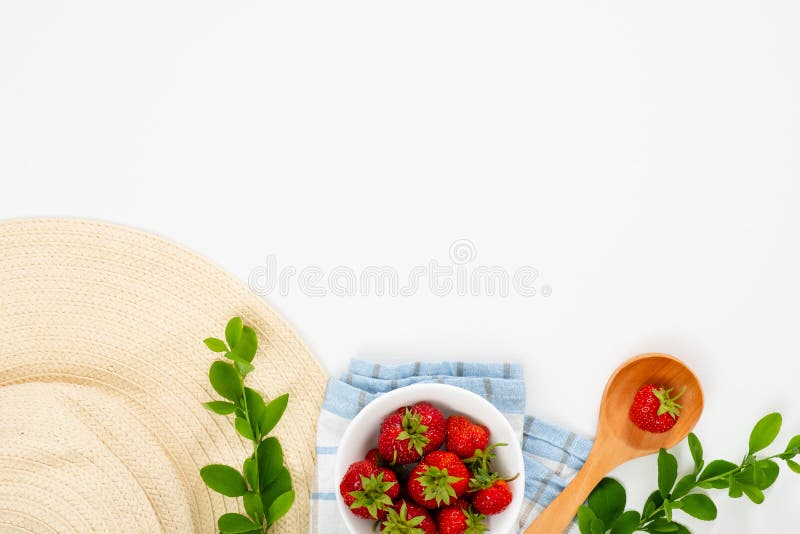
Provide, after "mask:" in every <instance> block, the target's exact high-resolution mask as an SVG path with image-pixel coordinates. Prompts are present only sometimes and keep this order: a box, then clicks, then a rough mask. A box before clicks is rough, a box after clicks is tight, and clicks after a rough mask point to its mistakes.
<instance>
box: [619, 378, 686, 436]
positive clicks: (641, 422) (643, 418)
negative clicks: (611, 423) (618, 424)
mask: <svg viewBox="0 0 800 534" xmlns="http://www.w3.org/2000/svg"><path fill="white" fill-rule="evenodd" d="M684 391H686V388H683V389H682V390H681V392H680V393H678V394H677V395H675V396H674V397H672V396H671V393H672V388H670V389H664V388H660V387H658V386H654V385H653V384H647V385H646V386H643V387H641V388H640V389H639V391H637V392H636V395H635V396H634V397H633V403H632V404H631V409H630V411H629V412H628V417H630V419H631V421H633V422H634V424H635V425H636V426H638V427H639V428H641V429H642V430H646V431H647V432H653V433H655V434H661V433H662V432H666V431H667V430H669V429H670V428H672V427H673V426H675V423H676V422H677V421H678V416H679V415H680V413H681V408H682V406H681V405H680V404H678V403H677V402H675V401H676V400H678V399H679V398H680V396H681V395H683V393H684Z"/></svg>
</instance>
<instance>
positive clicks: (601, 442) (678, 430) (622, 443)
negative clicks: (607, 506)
mask: <svg viewBox="0 0 800 534" xmlns="http://www.w3.org/2000/svg"><path fill="white" fill-rule="evenodd" d="M647 384H654V385H656V386H658V387H663V388H673V389H674V390H675V391H680V390H681V389H683V388H686V390H685V392H684V393H683V395H682V396H681V398H680V403H681V405H682V406H683V408H682V409H681V413H680V416H679V417H678V420H677V422H676V423H675V426H673V427H672V428H671V429H670V430H668V431H667V432H664V433H661V434H654V433H652V432H647V431H644V430H642V429H640V428H639V427H637V426H636V425H635V424H634V423H633V422H632V421H631V420H630V418H629V417H628V412H629V410H630V407H631V403H632V402H633V398H634V396H635V395H636V392H637V391H638V390H639V388H641V387H642V386H645V385H647ZM702 413H703V388H702V386H701V385H700V381H699V380H698V379H697V376H695V374H694V373H693V372H692V371H691V369H689V368H688V367H687V366H686V364H684V363H683V362H682V361H680V360H679V359H677V358H675V357H674V356H670V355H669V354H661V353H648V354H641V355H639V356H636V357H634V358H631V359H630V360H628V361H626V362H625V363H623V364H622V365H620V366H619V367H618V368H617V370H616V371H614V374H612V375H611V378H610V379H609V380H608V383H607V384H606V389H605V391H604V393H603V399H602V401H601V403H600V417H599V420H598V423H597V437H596V438H595V442H594V446H593V447H592V451H591V453H590V454H589V458H588V459H587V460H586V464H585V465H584V466H583V469H581V470H580V471H579V472H578V474H577V475H576V476H575V478H574V479H573V481H572V482H571V483H570V484H569V485H568V486H567V487H566V488H565V489H564V491H563V492H561V494H560V495H559V496H558V497H557V498H556V499H555V500H554V501H553V502H552V503H551V504H550V506H548V507H547V508H546V509H545V510H544V511H543V512H542V513H541V514H540V515H539V517H538V518H537V519H536V520H535V521H534V522H533V524H531V526H530V527H528V529H527V530H526V531H525V534H556V533H559V532H563V531H564V530H565V529H566V528H567V526H568V525H569V523H570V521H572V518H573V517H575V513H576V512H577V510H578V507H579V506H580V505H581V504H583V502H584V501H585V500H586V498H587V497H588V496H589V493H590V492H591V491H592V489H594V487H595V486H596V485H597V484H598V482H600V480H602V479H603V477H604V476H606V475H607V474H608V473H609V472H610V471H611V470H613V469H614V468H615V467H617V466H619V465H621V464H623V463H625V462H627V461H628V460H632V459H634V458H639V457H641V456H647V455H648V454H654V453H656V452H658V451H659V449H661V448H662V447H663V448H665V449H669V448H671V447H674V446H675V445H677V444H678V443H680V442H681V441H683V439H684V438H686V436H688V435H689V432H691V430H692V429H693V428H694V426H695V425H696V424H697V421H698V420H699V419H700V415H701V414H702Z"/></svg>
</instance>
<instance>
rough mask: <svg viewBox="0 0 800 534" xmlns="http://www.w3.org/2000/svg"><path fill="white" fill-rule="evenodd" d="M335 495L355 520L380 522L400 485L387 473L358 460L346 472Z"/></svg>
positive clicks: (398, 492)
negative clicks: (363, 519)
mask: <svg viewBox="0 0 800 534" xmlns="http://www.w3.org/2000/svg"><path fill="white" fill-rule="evenodd" d="M339 493H341V494H342V498H343V499H344V503H345V504H346V505H347V506H349V507H350V511H351V512H353V513H354V514H355V515H357V516H358V517H363V518H365V519H383V518H384V517H386V512H387V511H388V510H389V509H391V507H392V505H393V503H392V499H396V498H397V496H398V495H399V494H400V485H399V484H398V483H397V476H396V475H395V474H394V471H392V470H391V469H386V468H385V467H378V466H377V465H375V464H373V463H372V462H369V461H367V460H361V461H360V462H355V463H353V464H351V465H350V467H348V468H347V472H346V473H345V474H344V478H342V482H341V484H339Z"/></svg>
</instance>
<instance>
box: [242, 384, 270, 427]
mask: <svg viewBox="0 0 800 534" xmlns="http://www.w3.org/2000/svg"><path fill="white" fill-rule="evenodd" d="M244 399H245V401H246V402H247V412H248V413H249V414H250V423H252V425H253V435H254V436H261V435H262V434H261V420H262V418H263V417H264V411H265V410H266V406H265V405H264V399H263V398H262V397H261V395H260V394H259V393H258V391H256V390H254V389H250V388H244Z"/></svg>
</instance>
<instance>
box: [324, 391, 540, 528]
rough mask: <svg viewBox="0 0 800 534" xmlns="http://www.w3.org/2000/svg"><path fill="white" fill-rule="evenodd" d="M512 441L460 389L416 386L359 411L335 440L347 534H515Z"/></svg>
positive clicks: (516, 481)
mask: <svg viewBox="0 0 800 534" xmlns="http://www.w3.org/2000/svg"><path fill="white" fill-rule="evenodd" d="M524 470H525V466H524V462H523V458H522V450H521V448H520V444H519V435H517V433H516V432H514V429H513V428H512V427H511V424H510V423H509V422H508V419H506V417H505V416H503V414H502V413H500V412H499V411H498V410H497V408H495V407H494V406H492V404H491V403H489V402H488V401H487V400H485V399H484V398H482V397H480V396H478V395H476V394H474V393H472V392H471V391H468V390H466V389H462V388H458V387H455V386H450V385H446V384H415V385H412V386H406V387H403V388H399V389H396V390H394V391H391V392H388V393H384V394H383V395H380V396H379V397H378V398H376V399H375V400H374V401H372V402H371V403H369V404H368V405H367V406H365V407H364V409H363V410H361V412H359V413H358V415H357V416H356V417H355V418H354V419H353V420H352V421H351V422H350V424H349V425H348V427H347V428H346V429H345V432H344V434H343V436H342V440H341V442H340V445H339V451H338V453H337V456H336V469H335V471H336V480H337V481H338V482H339V491H338V492H336V500H337V506H338V508H339V511H340V513H341V515H342V517H343V518H344V521H345V523H346V524H347V527H348V529H349V530H350V532H351V533H353V534H367V533H371V532H376V531H381V532H387V533H413V534H435V533H437V532H438V533H440V534H463V533H465V532H470V533H473V532H497V533H501V534H505V533H509V532H515V531H516V530H517V517H518V516H519V512H520V508H521V506H522V498H523V494H524V491H525V473H524Z"/></svg>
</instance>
